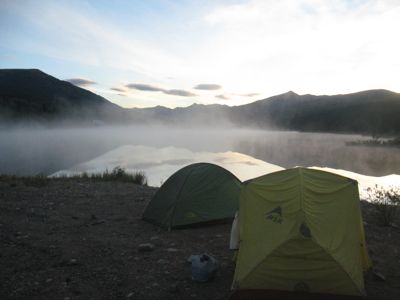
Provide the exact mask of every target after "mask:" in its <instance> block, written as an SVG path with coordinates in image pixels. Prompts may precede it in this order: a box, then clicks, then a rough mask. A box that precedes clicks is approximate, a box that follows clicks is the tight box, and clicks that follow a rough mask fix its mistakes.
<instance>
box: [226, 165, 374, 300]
mask: <svg viewBox="0 0 400 300" xmlns="http://www.w3.org/2000/svg"><path fill="white" fill-rule="evenodd" d="M239 206H240V209H239V235H240V244H239V252H238V257H237V264H236V269H235V275H234V282H233V289H234V290H236V293H237V294H241V295H242V296H243V295H244V292H246V291H247V292H249V293H250V294H251V293H254V292H259V291H260V290H263V291H264V293H265V294H264V295H267V294H268V291H269V292H270V293H272V294H274V293H278V292H282V291H291V292H289V294H291V293H293V292H304V293H318V294H328V295H327V296H333V295H329V294H336V295H348V296H363V295H365V291H364V280H363V270H366V269H368V268H369V267H370V261H369V258H368V254H367V250H366V243H365V238H364V229H363V222H362V217H361V211H360V199H359V194H358V185H357V181H354V180H352V179H350V178H346V177H342V176H339V175H336V174H332V173H328V172H324V171H319V170H314V169H307V168H293V169H287V170H283V171H279V172H274V173H270V174H267V175H264V176H261V177H258V178H255V179H252V180H249V181H246V182H244V183H243V185H242V190H241V194H240V202H239ZM234 294H235V293H234ZM250 294H247V295H250ZM295 294H298V293H295ZM309 295H313V294H309ZM232 298H233V299H239V298H240V297H237V298H235V297H232Z"/></svg>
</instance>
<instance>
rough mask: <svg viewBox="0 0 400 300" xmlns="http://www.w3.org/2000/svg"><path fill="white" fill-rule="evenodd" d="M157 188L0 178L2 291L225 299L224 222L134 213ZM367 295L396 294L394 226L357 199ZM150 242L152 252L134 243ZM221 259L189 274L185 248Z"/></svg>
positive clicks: (399, 234)
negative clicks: (211, 275) (154, 220)
mask: <svg viewBox="0 0 400 300" xmlns="http://www.w3.org/2000/svg"><path fill="white" fill-rule="evenodd" d="M155 191H156V189H155V188H152V187H145V186H139V185H135V184H131V183H122V182H91V181H87V180H78V179H57V180H56V179H53V180H27V179H10V178H8V179H2V180H1V181H0V299H63V300H67V299H71V300H72V299H209V300H211V299H227V298H228V297H229V295H230V285H231V281H232V277H233V272H234V263H233V261H232V253H231V252H230V251H229V250H228V242H229V234H230V224H222V225H214V226H207V227H198V228H191V229H183V230H174V231H170V232H168V231H165V230H161V229H160V228H158V227H157V226H154V225H152V224H149V223H146V222H144V221H142V220H141V219H140V217H141V214H142V212H143V210H144V208H145V206H146V204H147V203H148V201H149V200H150V199H151V197H152V195H153V194H154V192H155ZM362 207H363V213H364V221H365V223H366V224H365V229H366V236H367V243H368V246H369V251H370V255H371V258H372V260H373V263H374V267H373V270H372V271H370V272H369V273H368V274H366V276H365V280H366V287H367V291H368V295H369V298H371V299H400V253H399V251H400V247H399V246H400V229H399V228H398V227H396V226H395V227H383V226H380V225H379V219H378V216H377V214H376V210H375V208H374V207H373V206H372V205H370V204H368V203H363V204H362ZM142 243H151V244H153V245H154V250H152V251H140V250H139V245H140V244H142ZM205 252H206V253H209V254H211V255H213V256H214V257H216V258H217V260H218V261H219V269H218V272H217V275H216V277H215V279H214V280H213V281H211V282H208V283H196V282H193V281H192V280H191V276H190V264H188V263H187V261H186V260H187V258H188V257H189V256H190V255H191V254H201V253H205Z"/></svg>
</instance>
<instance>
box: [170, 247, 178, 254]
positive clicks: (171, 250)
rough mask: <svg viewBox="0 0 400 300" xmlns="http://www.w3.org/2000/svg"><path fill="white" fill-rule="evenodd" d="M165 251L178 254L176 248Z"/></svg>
mask: <svg viewBox="0 0 400 300" xmlns="http://www.w3.org/2000/svg"><path fill="white" fill-rule="evenodd" d="M167 251H168V252H170V253H174V252H178V251H179V250H178V249H176V248H167Z"/></svg>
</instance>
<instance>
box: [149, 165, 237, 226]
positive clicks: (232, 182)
mask: <svg viewBox="0 0 400 300" xmlns="http://www.w3.org/2000/svg"><path fill="white" fill-rule="evenodd" d="M240 184H241V182H240V180H239V179H237V178H236V177H235V176H234V175H233V174H232V173H230V172H229V171H227V170H225V169H224V168H222V167H219V166H217V165H214V164H209V163H196V164H192V165H189V166H186V167H184V168H182V169H180V170H179V171H177V172H176V173H174V174H173V175H172V176H171V177H170V178H168V180H167V181H166V182H165V183H164V184H163V185H162V186H161V187H160V189H159V190H158V191H157V192H156V194H155V195H154V197H153V199H152V200H151V201H150V203H149V204H148V206H147V207H146V209H145V211H144V213H143V219H144V220H146V221H149V222H151V223H154V224H157V225H159V226H161V227H164V228H169V229H170V228H176V227H182V226H187V225H194V224H199V223H204V222H211V221H218V220H223V219H228V218H229V219H231V218H233V217H234V215H235V212H236V211H237V210H238V207H239V195H240Z"/></svg>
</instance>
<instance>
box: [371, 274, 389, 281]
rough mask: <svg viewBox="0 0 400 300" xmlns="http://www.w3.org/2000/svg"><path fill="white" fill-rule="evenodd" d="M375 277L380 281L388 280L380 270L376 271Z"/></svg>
mask: <svg viewBox="0 0 400 300" xmlns="http://www.w3.org/2000/svg"><path fill="white" fill-rule="evenodd" d="M374 278H375V279H376V280H378V281H386V277H385V276H384V275H383V274H382V273H379V272H374Z"/></svg>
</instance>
